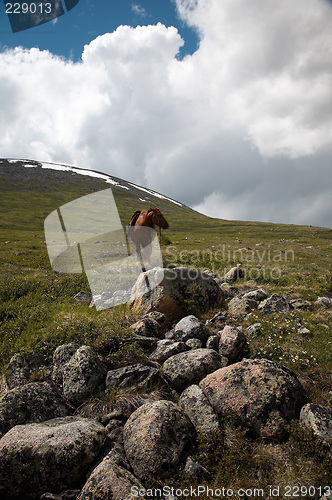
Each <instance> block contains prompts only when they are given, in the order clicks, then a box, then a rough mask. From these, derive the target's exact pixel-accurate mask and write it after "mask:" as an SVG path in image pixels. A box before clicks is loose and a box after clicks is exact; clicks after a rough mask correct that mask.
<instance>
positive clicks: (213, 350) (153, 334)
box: [0, 268, 332, 500]
mask: <svg viewBox="0 0 332 500" xmlns="http://www.w3.org/2000/svg"><path fill="white" fill-rule="evenodd" d="M181 269H184V268H181ZM177 273H178V274H179V273H180V271H177ZM181 273H182V274H183V273H184V271H183V270H182V271H181ZM233 274H234V273H233ZM232 276H233V275H232ZM199 279H204V280H205V281H206V283H205V286H204V287H202V288H201V289H199V287H198V289H197V287H196V288H195V300H198V302H197V303H198V306H201V307H202V308H203V309H204V308H208V307H210V306H211V297H212V298H213V300H216V301H217V303H218V304H219V305H220V306H221V305H223V306H225V302H227V310H225V309H224V310H222V311H220V312H219V313H217V314H216V315H215V316H213V317H212V318H210V319H209V320H207V321H206V322H202V321H200V320H199V319H198V318H197V317H196V316H194V315H184V316H183V317H180V318H179V317H178V318H177V319H176V320H174V312H176V315H177V316H178V315H179V311H181V306H182V302H183V301H185V300H187V298H188V294H189V291H188V287H185V288H183V283H182V284H181V280H175V283H172V287H170V286H166V287H164V288H162V287H160V288H159V289H158V290H156V293H155V294H154V296H152V297H150V299H151V301H150V302H149V298H148V297H144V299H143V300H142V299H140V304H138V303H137V302H136V304H135V306H136V308H137V310H138V311H140V309H139V306H140V305H141V306H142V309H141V312H143V315H142V317H141V319H140V320H139V321H138V322H137V323H136V324H134V325H132V332H133V336H134V337H135V338H136V339H138V340H140V341H141V343H140V345H143V346H144V348H145V350H146V354H147V360H146V361H144V362H141V363H135V364H131V365H129V366H125V367H120V368H117V369H112V370H109V369H108V367H107V363H106V360H105V359H104V358H103V357H102V356H101V355H100V354H97V353H96V352H95V351H94V350H93V349H92V348H91V347H89V346H79V345H78V344H75V343H72V344H67V345H62V346H60V347H58V348H57V349H56V350H55V352H54V354H53V362H52V363H51V365H49V366H46V367H45V366H44V367H43V370H44V371H45V377H44V380H43V381H35V382H31V381H29V378H30V372H31V370H30V363H29V360H28V359H24V358H22V356H20V355H18V354H17V355H15V356H14V357H13V358H12V359H11V361H10V363H9V365H8V368H7V372H8V377H7V384H8V392H7V393H6V394H5V395H4V396H3V397H2V399H1V400H0V437H1V439H0V496H1V498H4V499H8V500H9V499H18V498H27V499H39V498H40V499H43V500H47V499H49V500H51V499H53V500H56V499H78V500H83V499H94V500H97V499H101V500H103V499H116V500H123V499H131V498H135V497H137V491H138V490H144V488H148V487H149V484H150V483H151V481H152V479H155V478H157V477H158V478H159V479H160V480H166V479H167V478H171V477H172V476H173V475H174V474H176V472H177V471H178V470H179V469H182V470H185V471H187V472H188V473H189V474H191V475H192V477H193V480H194V481H198V480H204V478H205V479H206V478H208V477H209V471H207V470H206V469H204V467H202V466H201V465H200V464H198V463H196V462H195V461H194V460H193V458H192V457H191V452H192V450H193V446H194V443H195V440H196V438H197V436H205V437H206V438H207V439H209V440H212V442H213V440H214V439H216V438H217V437H219V438H222V437H223V425H224V422H225V421H226V420H227V419H231V420H232V421H233V422H234V423H236V425H239V426H241V427H243V428H245V429H247V432H248V433H249V434H250V435H251V436H252V437H253V438H260V439H264V440H267V441H273V442H278V441H281V440H283V439H284V438H285V435H286V434H287V425H288V424H289V423H290V422H291V421H292V420H293V419H298V420H299V422H300V423H301V425H302V426H304V427H309V428H311V429H312V431H313V432H314V434H315V436H317V440H318V441H319V442H320V443H321V447H322V448H323V449H325V450H327V452H329V450H331V447H332V411H331V409H330V408H328V407H325V406H322V405H316V404H313V403H310V402H308V401H306V396H305V393H304V389H303V387H302V385H301V383H300V382H299V380H298V378H297V376H296V374H295V373H293V372H292V371H291V370H289V369H287V368H285V367H284V366H282V365H281V364H279V363H275V362H272V361H270V360H268V359H248V358H247V357H246V347H247V344H248V342H250V338H252V337H254V336H256V335H259V333H260V325H259V324H254V325H251V326H250V327H249V328H248V329H247V330H245V331H243V329H242V328H241V327H238V326H234V324H233V321H232V322H230V321H229V319H230V318H232V319H233V320H234V318H236V317H238V316H241V315H247V314H251V312H252V310H253V309H258V310H260V311H261V313H262V314H270V313H272V312H277V313H279V314H283V313H284V312H287V311H289V310H290V309H292V308H294V307H307V306H308V304H303V303H301V301H300V299H299V300H298V302H297V303H296V304H295V303H293V304H292V303H291V302H289V301H288V300H287V299H286V298H285V297H282V296H279V295H276V294H274V295H271V296H267V294H266V292H265V291H264V290H262V289H261V288H253V289H251V290H249V291H247V292H245V293H241V294H240V293H237V294H236V293H235V292H234V290H231V291H230V293H229V295H227V292H226V291H225V290H227V287H223V286H222V285H221V286H220V287H219V289H220V290H221V291H222V293H219V292H216V289H215V287H214V285H213V284H212V280H213V279H212V278H211V281H209V279H208V277H207V276H204V277H203V278H202V276H201V275H199V274H198V275H197V280H198V281H197V282H196V284H197V283H198V284H199ZM213 281H214V280H213ZM232 281H234V279H233V278H232ZM214 282H215V281H214ZM137 286H138V285H137ZM176 286H178V289H176ZM232 288H234V287H232ZM228 290H229V289H228ZM210 292H211V293H210ZM199 293H201V297H199V295H197V294H199ZM168 297H171V299H172V300H168ZM235 299H236V300H235ZM321 302H322V307H328V306H329V304H326V301H325V302H324V301H321ZM160 304H161V305H162V311H158V306H159V305H160ZM167 304H170V312H171V314H170V315H169V316H168V315H167V312H168V311H167ZM174 304H176V306H177V307H176V308H175V307H174ZM93 394H99V395H103V396H104V398H106V399H108V400H109V401H112V404H111V405H110V407H109V409H108V410H107V411H104V412H103V414H98V415H97V416H96V417H95V418H93V417H91V416H90V417H82V416H80V408H81V405H82V403H84V402H85V401H86V400H87V399H88V398H89V397H90V396H91V395H93ZM133 394H134V395H133ZM119 395H122V398H121V397H118V396H119ZM225 447H227V442H226V441H225ZM135 492H136V495H135ZM142 498H144V496H142Z"/></svg>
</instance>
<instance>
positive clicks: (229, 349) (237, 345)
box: [219, 325, 247, 363]
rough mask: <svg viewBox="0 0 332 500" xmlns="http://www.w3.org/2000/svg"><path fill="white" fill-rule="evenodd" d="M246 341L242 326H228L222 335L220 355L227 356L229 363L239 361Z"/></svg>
mask: <svg viewBox="0 0 332 500" xmlns="http://www.w3.org/2000/svg"><path fill="white" fill-rule="evenodd" d="M246 341H247V339H246V336H245V334H244V333H243V331H242V328H241V327H240V326H238V327H236V326H230V325H226V326H225V328H224V329H223V331H222V332H221V334H220V340H219V354H220V355H221V356H225V357H226V358H227V359H228V361H229V363H234V362H235V361H239V358H241V356H242V352H243V349H244V347H245V345H246Z"/></svg>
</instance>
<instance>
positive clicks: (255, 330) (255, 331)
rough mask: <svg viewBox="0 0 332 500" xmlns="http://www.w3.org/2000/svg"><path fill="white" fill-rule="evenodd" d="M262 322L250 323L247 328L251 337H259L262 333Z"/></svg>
mask: <svg viewBox="0 0 332 500" xmlns="http://www.w3.org/2000/svg"><path fill="white" fill-rule="evenodd" d="M261 327H262V323H254V324H252V325H249V326H248V328H247V334H248V336H249V337H257V336H258V335H260V334H261Z"/></svg>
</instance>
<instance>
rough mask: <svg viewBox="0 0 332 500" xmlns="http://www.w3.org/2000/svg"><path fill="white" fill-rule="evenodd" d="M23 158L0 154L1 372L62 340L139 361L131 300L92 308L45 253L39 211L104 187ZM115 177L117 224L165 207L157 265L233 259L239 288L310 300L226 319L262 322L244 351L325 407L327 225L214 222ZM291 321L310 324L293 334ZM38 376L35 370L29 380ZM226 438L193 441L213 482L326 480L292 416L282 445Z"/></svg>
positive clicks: (330, 361) (330, 290) (239, 435)
mask: <svg viewBox="0 0 332 500" xmlns="http://www.w3.org/2000/svg"><path fill="white" fill-rule="evenodd" d="M29 164H34V165H35V166H34V167H33V168H32V167H30V168H27V167H25V166H24V162H8V161H6V160H0V227H1V231H0V368H1V369H2V370H3V371H4V370H5V367H6V364H7V363H8V361H9V359H10V358H11V356H12V355H13V354H14V353H15V352H21V353H22V354H25V355H29V356H30V359H31V358H33V357H36V356H37V358H40V359H44V360H45V362H46V363H47V361H48V360H50V358H51V355H52V352H53V350H54V349H55V348H56V347H57V346H58V345H61V344H62V343H66V342H71V341H76V342H79V343H84V344H89V345H92V346H93V347H94V348H96V349H97V350H100V351H102V352H103V353H104V354H105V353H107V354H108V358H107V359H108V362H109V366H110V367H118V366H120V365H123V364H125V363H128V362H131V361H134V360H137V359H144V356H145V355H144V353H143V352H142V351H141V350H140V349H139V348H137V346H136V345H134V347H133V345H132V344H131V343H130V341H128V339H129V338H130V333H129V328H128V327H129V326H130V324H132V323H133V322H134V321H135V319H136V318H135V317H134V316H133V314H132V312H131V311H130V310H129V308H128V307H127V306H118V307H116V308H113V309H111V310H110V311H108V310H104V311H99V312H97V311H96V310H95V309H94V308H89V307H88V306H87V305H81V304H78V303H77V302H76V301H75V300H74V295H75V294H76V293H77V292H79V291H80V290H87V289H88V283H87V280H86V278H85V276H84V275H82V274H58V273H56V272H55V271H53V270H52V268H51V266H50V263H49V259H48V255H47V249H46V243H45V238H44V231H43V224H44V219H45V217H46V216H47V215H48V214H49V213H50V212H52V211H53V210H55V209H56V208H57V207H59V206H61V205H63V204H65V203H67V202H69V201H71V200H74V199H76V198H78V197H80V196H83V195H86V194H90V193H93V192H97V191H99V190H102V189H108V188H109V187H110V184H107V183H106V182H105V180H103V179H100V178H94V177H91V176H88V175H80V174H78V173H75V172H73V171H68V172H64V171H58V170H50V169H43V168H42V167H41V166H38V164H37V163H36V162H29ZM113 180H114V181H115V182H118V185H114V186H112V189H113V194H114V197H115V200H116V204H117V207H118V210H119V213H120V217H121V220H122V223H123V224H124V225H126V224H128V222H129V220H130V217H131V215H132V213H133V212H134V211H135V210H136V209H143V208H146V207H147V206H151V205H153V206H159V208H160V209H161V211H162V212H163V213H164V215H165V217H166V218H167V220H168V222H169V225H170V229H169V230H167V231H164V232H163V235H162V240H161V247H162V254H163V260H164V265H169V264H172V265H174V264H175V265H184V266H192V267H195V268H199V269H208V270H209V271H211V272H214V273H215V274H217V275H219V276H223V275H224V273H225V272H226V271H227V270H228V269H229V268H231V267H233V266H234V265H237V264H241V266H242V268H243V270H244V272H245V277H244V278H242V279H241V280H239V281H238V282H237V283H236V286H237V287H238V288H239V289H240V290H245V289H248V288H250V287H251V288H252V287H255V286H262V287H263V288H264V289H265V290H266V291H267V292H268V293H273V292H276V293H281V294H283V295H284V296H286V297H287V298H288V299H291V298H296V297H301V298H302V299H307V300H309V301H310V302H311V303H312V305H311V306H310V307H308V308H307V309H305V310H296V311H295V310H294V311H292V312H290V313H289V314H286V315H278V314H273V315H269V316H265V317H262V316H261V315H260V314H259V313H258V312H254V313H253V314H252V315H251V316H250V317H249V318H246V319H233V320H232V321H233V322H234V324H237V325H241V326H242V327H243V328H246V327H247V326H249V325H250V324H252V323H257V322H260V323H262V328H261V330H262V334H261V335H260V336H259V337H256V338H255V339H253V340H251V341H250V343H249V344H248V356H250V357H262V358H268V359H272V360H275V361H278V362H280V363H282V364H283V365H284V366H287V367H289V368H291V369H292V370H294V371H295V373H296V374H297V376H298V377H299V379H300V381H301V383H302V384H303V385H304V387H305V390H306V393H307V398H308V401H310V402H316V403H321V404H323V405H325V406H332V378H331V372H332V370H331V368H332V356H331V342H332V338H331V327H332V321H331V309H323V308H322V307H321V306H318V305H315V304H314V302H315V301H316V300H317V297H318V296H328V297H332V273H331V253H332V230H330V229H325V228H319V227H311V226H294V225H284V224H267V223H261V222H241V221H226V220H219V219H212V218H209V217H206V216H203V215H202V214H199V213H197V212H195V211H193V210H191V209H190V208H188V207H186V206H183V205H180V204H176V203H173V202H172V201H171V200H167V199H164V198H160V197H159V196H154V195H153V194H151V193H147V192H145V191H141V190H140V189H139V188H137V187H133V186H132V185H130V184H129V183H127V182H126V181H123V180H120V179H116V178H113ZM121 185H122V186H126V187H127V188H129V189H124V188H123V187H121ZM142 199H144V200H146V201H141V200H142ZM215 312H216V311H211V312H210V313H209V314H208V315H206V316H205V319H206V318H207V317H210V316H212V315H213V314H214V313H215ZM299 323H301V325H302V326H304V327H306V328H307V330H309V332H307V333H300V332H299V331H298V325H299ZM41 376H42V374H41V373H35V374H34V377H35V378H36V379H38V378H40V377H41ZM228 438H229V439H230V443H231V444H230V446H229V447H228V449H227V452H226V453H222V452H221V450H222V448H223V447H222V446H221V445H220V448H219V447H218V446H219V445H218V443H209V442H204V440H203V441H202V442H199V444H198V447H197V450H196V458H197V460H198V461H199V462H200V463H202V465H205V466H206V467H207V468H208V469H209V470H210V471H211V472H212V473H213V478H214V479H213V481H211V483H210V486H211V487H214V488H218V487H220V486H221V485H222V486H224V487H232V488H234V489H235V488H236V486H238V487H242V488H244V487H246V488H254V487H256V486H257V484H258V485H260V486H262V485H265V486H266V488H267V485H268V484H270V485H275V486H278V485H281V484H283V485H296V484H301V485H307V486H310V485H315V486H316V487H318V486H324V485H325V484H327V482H328V474H329V471H328V470H327V462H326V463H325V460H326V457H324V456H321V452H320V449H319V448H317V445H316V444H315V442H314V441H313V440H312V437H311V436H310V435H308V434H305V433H303V431H301V430H300V429H299V426H298V425H296V424H294V426H293V427H292V428H291V429H290V438H289V441H288V442H287V443H281V444H266V443H264V442H259V441H256V442H253V441H251V440H250V439H248V438H247V437H246V436H245V433H244V432H242V431H241V430H239V429H232V428H231V430H230V431H229V434H228ZM187 482H188V479H186V478H185V477H180V478H175V479H174V486H179V485H180V486H182V487H184V485H186V484H187ZM266 491H267V490H266ZM302 498H307V497H306V496H302ZM308 498H309V497H308Z"/></svg>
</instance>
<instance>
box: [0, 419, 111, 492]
mask: <svg viewBox="0 0 332 500" xmlns="http://www.w3.org/2000/svg"><path fill="white" fill-rule="evenodd" d="M105 437H106V430H105V428H104V427H103V426H102V425H101V424H99V423H97V422H96V421H95V420H88V419H85V418H81V417H65V418H56V419H53V420H48V421H46V422H43V423H38V424H37V423H35V424H26V425H17V426H16V427H14V428H12V429H11V430H10V431H9V432H7V434H6V435H5V436H4V437H3V438H2V439H1V440H0V496H1V498H2V499H12V498H15V497H16V498H26V499H29V498H33V499H36V498H38V497H39V496H40V495H42V494H43V493H45V492H46V491H61V490H64V489H66V488H70V487H72V486H73V485H75V483H76V482H77V481H79V480H80V479H81V478H84V475H85V474H86V472H87V470H88V468H89V466H90V465H91V463H92V462H93V461H94V460H95V458H96V456H97V455H98V453H99V451H100V449H101V447H102V445H103V443H104V440H105Z"/></svg>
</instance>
